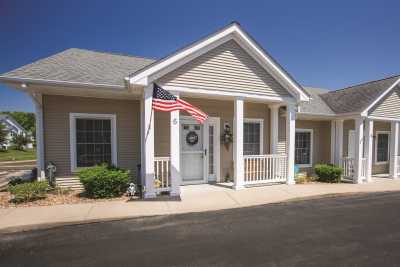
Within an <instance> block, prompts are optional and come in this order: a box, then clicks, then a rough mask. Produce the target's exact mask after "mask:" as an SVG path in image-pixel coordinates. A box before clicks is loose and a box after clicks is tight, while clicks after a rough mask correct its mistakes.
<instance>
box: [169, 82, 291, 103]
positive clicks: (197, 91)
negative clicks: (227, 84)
mask: <svg viewBox="0 0 400 267" xmlns="http://www.w3.org/2000/svg"><path fill="white" fill-rule="evenodd" d="M163 88H164V89H165V90H168V91H173V92H180V93H190V94H199V95H209V96H223V97H228V98H237V97H239V98H243V99H248V100H256V101H262V100H265V101H271V102H285V103H293V104H294V103H295V101H294V99H293V98H291V97H279V96H268V95H263V94H254V93H241V92H234V91H230V90H224V89H218V90H216V89H211V88H210V89H204V88H203V89H200V88H188V87H178V86H163Z"/></svg>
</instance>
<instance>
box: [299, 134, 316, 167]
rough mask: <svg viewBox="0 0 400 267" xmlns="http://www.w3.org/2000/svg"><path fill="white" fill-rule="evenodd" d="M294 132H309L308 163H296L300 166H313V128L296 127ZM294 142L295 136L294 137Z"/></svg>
mask: <svg viewBox="0 0 400 267" xmlns="http://www.w3.org/2000/svg"><path fill="white" fill-rule="evenodd" d="M296 133H310V163H309V164H297V163H295V164H296V165H297V166H299V167H300V168H311V167H312V166H313V162H314V160H313V156H314V155H313V154H314V153H313V150H314V129H305V128H296ZM295 143H296V137H295ZM295 153H296V144H295Z"/></svg>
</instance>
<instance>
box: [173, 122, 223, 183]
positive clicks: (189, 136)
mask: <svg viewBox="0 0 400 267" xmlns="http://www.w3.org/2000/svg"><path fill="white" fill-rule="evenodd" d="M219 123H220V120H219V118H215V117H210V118H208V119H207V121H206V122H205V123H204V124H199V123H198V122H197V121H196V120H194V119H193V118H191V117H186V116H182V117H181V119H180V124H181V125H180V131H181V132H180V135H181V142H180V143H181V176H182V184H199V183H207V182H214V181H218V180H219V172H220V169H219V164H220V163H219V157H220V141H219V135H220V130H219Z"/></svg>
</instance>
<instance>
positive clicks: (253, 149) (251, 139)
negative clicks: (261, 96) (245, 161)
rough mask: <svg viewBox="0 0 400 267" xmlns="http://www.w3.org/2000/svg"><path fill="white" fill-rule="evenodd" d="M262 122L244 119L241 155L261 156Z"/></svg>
mask: <svg viewBox="0 0 400 267" xmlns="http://www.w3.org/2000/svg"><path fill="white" fill-rule="evenodd" d="M263 128H264V125H263V120H262V119H245V120H244V124H243V154H244V155H261V154H262V153H263V151H262V150H263V149H262V148H263Z"/></svg>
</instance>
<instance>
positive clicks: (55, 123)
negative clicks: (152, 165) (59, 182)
mask: <svg viewBox="0 0 400 267" xmlns="http://www.w3.org/2000/svg"><path fill="white" fill-rule="evenodd" d="M70 113H101V114H115V115H116V124H117V162H118V166H119V167H121V168H124V169H129V170H131V171H132V172H133V176H134V177H136V166H137V164H139V163H140V138H139V136H140V119H139V116H140V103H139V101H136V100H113V99H101V98H89V97H69V96H55V95H52V96H50V95H44V96H43V117H44V144H45V162H46V164H47V163H48V162H49V161H52V162H54V163H55V165H56V166H57V173H56V175H57V176H59V177H60V176H70V175H71V167H70V166H71V164H70V144H69V132H70V128H69V127H70V125H69V124H70V122H69V114H70Z"/></svg>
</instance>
